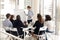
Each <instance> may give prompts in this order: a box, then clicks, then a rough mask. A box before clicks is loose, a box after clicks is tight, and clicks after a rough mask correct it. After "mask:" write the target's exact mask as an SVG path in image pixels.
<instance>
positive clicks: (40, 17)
mask: <svg viewBox="0 0 60 40" xmlns="http://www.w3.org/2000/svg"><path fill="white" fill-rule="evenodd" d="M37 19H38V20H39V21H40V22H41V21H42V16H41V15H40V14H37Z"/></svg>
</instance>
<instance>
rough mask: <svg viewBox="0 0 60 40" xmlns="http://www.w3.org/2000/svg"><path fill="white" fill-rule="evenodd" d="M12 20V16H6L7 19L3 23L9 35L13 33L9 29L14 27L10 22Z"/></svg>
mask: <svg viewBox="0 0 60 40" xmlns="http://www.w3.org/2000/svg"><path fill="white" fill-rule="evenodd" d="M10 18H11V15H10V14H9V13H8V14H6V19H5V20H4V21H3V26H4V29H5V30H6V32H7V33H11V30H10V29H9V28H12V27H13V24H12V22H11V21H10ZM7 27H8V28H7Z"/></svg>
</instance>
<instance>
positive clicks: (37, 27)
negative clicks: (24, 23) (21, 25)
mask: <svg viewBox="0 0 60 40" xmlns="http://www.w3.org/2000/svg"><path fill="white" fill-rule="evenodd" d="M43 26H44V23H40V22H39V21H36V22H35V24H34V25H33V27H36V28H35V30H34V34H38V32H39V29H40V28H41V27H43ZM40 34H41V32H40Z"/></svg>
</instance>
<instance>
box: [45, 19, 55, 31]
mask: <svg viewBox="0 0 60 40" xmlns="http://www.w3.org/2000/svg"><path fill="white" fill-rule="evenodd" d="M45 26H46V27H47V28H48V30H49V31H54V30H55V23H54V21H52V20H51V21H46V22H45Z"/></svg>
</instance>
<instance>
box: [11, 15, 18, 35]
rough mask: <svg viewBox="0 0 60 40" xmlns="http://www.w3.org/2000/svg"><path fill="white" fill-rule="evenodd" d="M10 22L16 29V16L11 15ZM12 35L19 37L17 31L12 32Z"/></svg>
mask: <svg viewBox="0 0 60 40" xmlns="http://www.w3.org/2000/svg"><path fill="white" fill-rule="evenodd" d="M10 21H11V23H12V24H13V28H15V27H14V23H15V20H14V15H11V18H10ZM12 34H13V35H15V36H18V34H17V31H12Z"/></svg>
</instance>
